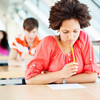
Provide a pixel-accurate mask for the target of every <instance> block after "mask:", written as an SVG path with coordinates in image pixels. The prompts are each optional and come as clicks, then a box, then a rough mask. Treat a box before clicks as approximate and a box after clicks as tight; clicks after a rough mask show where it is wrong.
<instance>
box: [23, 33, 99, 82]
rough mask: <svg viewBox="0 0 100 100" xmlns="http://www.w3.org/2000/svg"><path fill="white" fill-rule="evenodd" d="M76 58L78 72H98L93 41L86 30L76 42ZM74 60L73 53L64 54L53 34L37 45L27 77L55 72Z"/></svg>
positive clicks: (27, 70)
mask: <svg viewBox="0 0 100 100" xmlns="http://www.w3.org/2000/svg"><path fill="white" fill-rule="evenodd" d="M74 55H75V60H76V62H77V63H78V71H77V74H80V73H90V72H97V73H100V68H99V67H98V65H97V62H96V57H95V54H94V50H93V46H92V43H91V41H90V39H89V36H88V34H87V33H85V32H84V31H80V39H78V40H77V41H76V42H75V44H74ZM70 62H73V56H72V53H70V54H64V53H63V52H62V50H61V49H60V47H59V45H58V44H57V41H56V39H55V38H54V37H53V36H47V37H45V38H44V39H43V40H42V41H41V42H40V43H39V45H38V46H37V47H36V52H35V57H34V59H33V60H32V61H31V62H30V63H29V64H28V65H27V69H26V71H25V79H26V80H27V79H30V78H32V77H34V76H35V75H37V74H41V72H42V71H50V72H55V71H59V70H61V69H62V68H63V67H64V66H65V64H67V63H70Z"/></svg>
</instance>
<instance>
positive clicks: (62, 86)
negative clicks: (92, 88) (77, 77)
mask: <svg viewBox="0 0 100 100" xmlns="http://www.w3.org/2000/svg"><path fill="white" fill-rule="evenodd" d="M47 86H48V87H50V88H51V89H53V90H58V89H78V88H85V87H84V86H82V85H80V84H51V85H47Z"/></svg>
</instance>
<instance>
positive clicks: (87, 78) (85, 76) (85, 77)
mask: <svg viewBox="0 0 100 100" xmlns="http://www.w3.org/2000/svg"><path fill="white" fill-rule="evenodd" d="M96 79H97V73H95V72H92V73H82V74H78V75H74V76H71V77H68V78H66V79H65V81H66V83H90V82H96ZM62 81H63V79H61V80H58V81H56V82H55V83H62Z"/></svg>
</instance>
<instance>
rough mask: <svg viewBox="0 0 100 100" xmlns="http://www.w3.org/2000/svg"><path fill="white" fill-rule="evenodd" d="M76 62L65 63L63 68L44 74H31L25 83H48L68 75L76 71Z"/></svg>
mask: <svg viewBox="0 0 100 100" xmlns="http://www.w3.org/2000/svg"><path fill="white" fill-rule="evenodd" d="M76 65H77V63H75V62H72V63H69V64H66V65H65V66H64V68H63V69H61V70H60V71H56V72H48V73H44V74H37V75H36V76H33V77H32V78H29V79H27V80H26V83H27V84H28V85H35V84H36V85H40V84H41V85H43V84H48V83H53V82H55V81H57V80H61V79H63V78H66V77H70V76H72V75H74V74H76V72H77V68H78V67H77V66H76Z"/></svg>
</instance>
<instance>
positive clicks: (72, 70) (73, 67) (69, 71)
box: [60, 62, 78, 78]
mask: <svg viewBox="0 0 100 100" xmlns="http://www.w3.org/2000/svg"><path fill="white" fill-rule="evenodd" d="M77 71H78V63H77V62H71V63H68V64H66V65H65V66H64V67H63V69H61V70H60V74H61V77H62V78H68V77H70V76H72V75H74V74H76V72H77Z"/></svg>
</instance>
